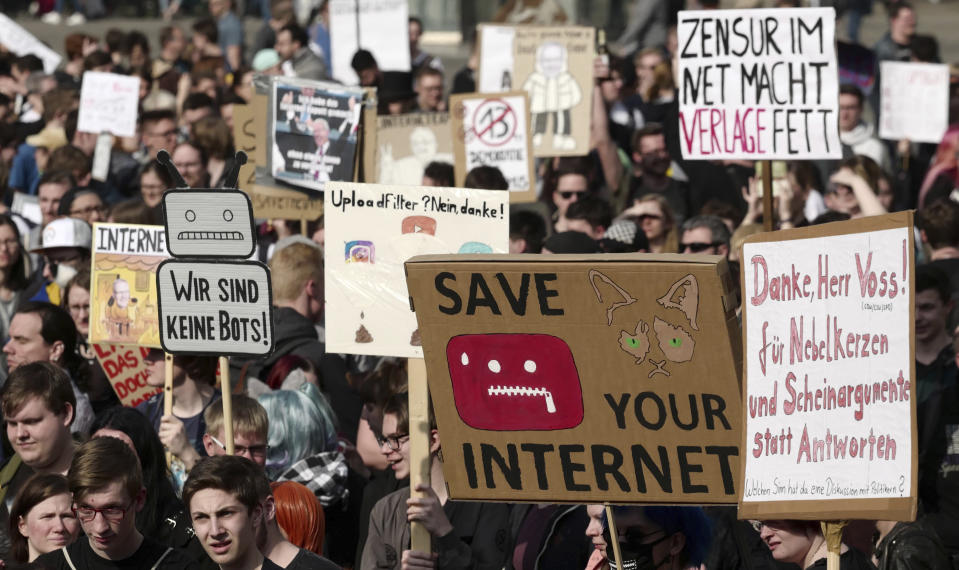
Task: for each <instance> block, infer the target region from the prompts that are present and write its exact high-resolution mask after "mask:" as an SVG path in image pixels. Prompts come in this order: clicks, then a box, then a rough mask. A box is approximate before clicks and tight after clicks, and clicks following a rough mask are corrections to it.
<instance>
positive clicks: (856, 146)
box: [839, 84, 891, 172]
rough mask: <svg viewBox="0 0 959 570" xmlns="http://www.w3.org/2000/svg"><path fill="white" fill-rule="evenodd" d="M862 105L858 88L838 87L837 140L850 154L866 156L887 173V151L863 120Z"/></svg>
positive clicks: (870, 126) (888, 163) (852, 86)
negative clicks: (847, 148) (850, 151)
mask: <svg viewBox="0 0 959 570" xmlns="http://www.w3.org/2000/svg"><path fill="white" fill-rule="evenodd" d="M862 105H863V95H862V91H860V90H859V88H858V87H856V86H855V85H850V84H844V85H842V86H840V87H839V140H840V142H842V144H843V146H845V147H849V148H850V149H851V150H852V153H851V154H854V155H864V156H868V157H869V158H871V159H873V160H875V161H876V164H878V165H879V166H880V167H882V169H883V170H884V171H886V172H889V170H890V166H891V163H890V161H889V151H888V150H887V149H886V145H884V144H883V143H882V141H880V140H879V137H877V136H876V132H875V130H874V129H873V126H872V125H870V124H869V123H867V122H865V121H864V120H863V118H862Z"/></svg>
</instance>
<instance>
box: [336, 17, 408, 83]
mask: <svg viewBox="0 0 959 570" xmlns="http://www.w3.org/2000/svg"><path fill="white" fill-rule="evenodd" d="M329 10H330V46H331V50H332V51H333V53H332V54H330V56H331V57H330V61H331V63H332V65H333V73H332V74H333V78H334V79H336V80H337V81H340V82H342V83H343V84H345V85H356V84H358V83H359V78H358V77H357V76H356V73H355V72H354V71H353V68H352V67H351V66H350V62H351V61H352V60H353V54H355V53H356V52H357V50H360V49H365V50H368V51H369V52H371V53H372V54H373V57H374V58H376V63H377V65H378V66H379V68H380V69H381V70H383V71H409V70H410V28H409V24H408V20H409V6H408V0H331V1H330V7H329Z"/></svg>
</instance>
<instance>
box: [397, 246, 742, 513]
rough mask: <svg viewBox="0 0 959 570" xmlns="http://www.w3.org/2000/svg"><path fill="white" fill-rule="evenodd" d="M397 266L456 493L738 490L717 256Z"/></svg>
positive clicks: (727, 494)
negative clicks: (420, 346)
mask: <svg viewBox="0 0 959 570" xmlns="http://www.w3.org/2000/svg"><path fill="white" fill-rule="evenodd" d="M406 272H407V284H408V286H409V290H410V295H411V303H412V305H413V307H414V309H415V310H416V317H417V321H418V322H419V326H420V331H421V333H422V337H423V352H424V355H425V358H426V366H427V378H428V380H429V388H430V394H431V397H432V400H433V410H434V411H435V413H436V421H437V424H438V427H439V430H440V433H442V434H443V456H444V463H443V473H444V475H445V476H446V481H447V484H448V485H449V491H450V496H451V497H452V498H454V499H470V500H484V501H536V502H569V503H601V502H605V501H608V502H610V503H644V504H649V503H694V504H717V503H733V502H735V500H736V496H737V494H736V485H735V473H737V472H738V465H739V438H740V437H741V436H740V429H741V428H740V423H741V412H740V410H741V407H740V401H741V396H740V393H739V380H738V378H739V363H740V346H739V339H740V336H739V332H738V330H737V328H738V322H737V320H736V313H735V309H736V291H735V290H734V288H733V281H732V279H731V277H730V275H729V272H728V268H727V265H726V262H725V260H723V259H722V258H720V257H718V256H705V255H688V256H678V255H643V254H631V255H616V256H613V255H602V256H601V255H591V256H575V255H548V256H547V255H516V256H461V257H456V256H421V257H416V258H414V259H411V260H410V261H409V262H407V264H406Z"/></svg>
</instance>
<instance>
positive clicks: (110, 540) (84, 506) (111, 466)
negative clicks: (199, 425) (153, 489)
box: [37, 437, 198, 570]
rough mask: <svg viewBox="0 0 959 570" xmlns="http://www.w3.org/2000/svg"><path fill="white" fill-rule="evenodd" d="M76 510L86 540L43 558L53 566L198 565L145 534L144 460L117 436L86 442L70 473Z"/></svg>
mask: <svg viewBox="0 0 959 570" xmlns="http://www.w3.org/2000/svg"><path fill="white" fill-rule="evenodd" d="M67 483H68V486H69V488H70V492H71V493H72V494H73V512H74V514H75V515H76V517H77V519H79V521H80V526H81V527H82V528H83V532H84V534H85V535H86V538H84V539H80V540H78V541H76V542H74V543H73V544H71V545H69V546H66V547H63V548H60V549H59V550H55V551H53V552H49V553H47V554H44V555H42V556H40V557H39V558H37V563H38V565H39V566H41V567H43V568H49V569H51V570H61V569H62V570H66V569H67V568H105V567H113V565H116V566H117V567H123V568H153V569H163V568H171V569H172V568H189V569H196V568H198V566H197V564H196V562H195V561H194V560H193V559H192V558H190V557H189V556H188V555H186V554H185V553H183V552H182V551H180V550H178V549H175V548H170V547H167V546H163V545H161V544H160V543H158V542H156V541H155V540H153V539H152V538H149V537H145V536H143V535H142V534H141V533H140V531H138V530H137V528H136V523H135V521H136V513H137V512H139V510H140V509H142V508H143V503H144V500H145V499H146V493H147V490H146V488H145V487H144V486H143V474H142V472H141V471H140V460H139V459H137V456H136V454H135V453H134V452H133V450H131V449H130V447H129V446H128V445H127V444H125V443H123V442H122V441H120V440H119V439H116V438H113V437H98V438H95V439H91V440H90V441H88V442H87V443H85V444H83V445H81V446H80V447H79V448H78V449H77V452H76V454H75V455H74V456H73V461H72V462H71V464H70V471H69V473H68V474H67Z"/></svg>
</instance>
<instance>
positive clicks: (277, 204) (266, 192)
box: [233, 95, 323, 220]
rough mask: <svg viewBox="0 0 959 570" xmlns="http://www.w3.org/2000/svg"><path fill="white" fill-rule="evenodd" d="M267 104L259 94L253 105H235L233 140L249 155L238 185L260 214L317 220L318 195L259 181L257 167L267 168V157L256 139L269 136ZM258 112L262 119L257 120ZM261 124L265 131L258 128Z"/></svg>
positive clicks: (264, 98) (239, 148)
mask: <svg viewBox="0 0 959 570" xmlns="http://www.w3.org/2000/svg"><path fill="white" fill-rule="evenodd" d="M267 105H268V98H267V97H266V96H262V97H261V96H259V95H257V96H256V98H255V101H254V104H253V105H236V106H234V108H233V140H234V143H235V144H236V149H237V150H242V151H243V152H245V153H246V155H247V164H246V165H244V166H243V168H242V169H241V170H240V178H239V188H240V189H241V190H243V191H244V192H246V195H247V196H249V197H250V201H251V202H253V214H254V215H255V216H256V217H257V218H286V219H293V218H296V219H301V220H315V219H316V218H319V217H320V216H322V215H323V201H322V200H320V199H318V197H314V196H310V195H308V194H307V192H306V191H304V190H296V189H292V188H276V187H273V186H269V185H262V184H258V183H257V171H258V170H260V171H263V172H266V166H265V162H266V158H265V156H263V157H261V156H260V150H261V149H265V145H264V144H263V143H262V142H261V143H260V144H257V139H259V140H260V141H264V140H266V115H267ZM258 116H260V117H261V120H260V121H257V117H258ZM258 124H259V125H260V126H261V127H262V129H263V130H262V131H260V130H258V129H257V125H258ZM264 155H265V152H264ZM257 160H262V161H263V163H262V164H263V166H262V167H260V168H258V166H257V165H258V163H257ZM271 178H272V177H271Z"/></svg>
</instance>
